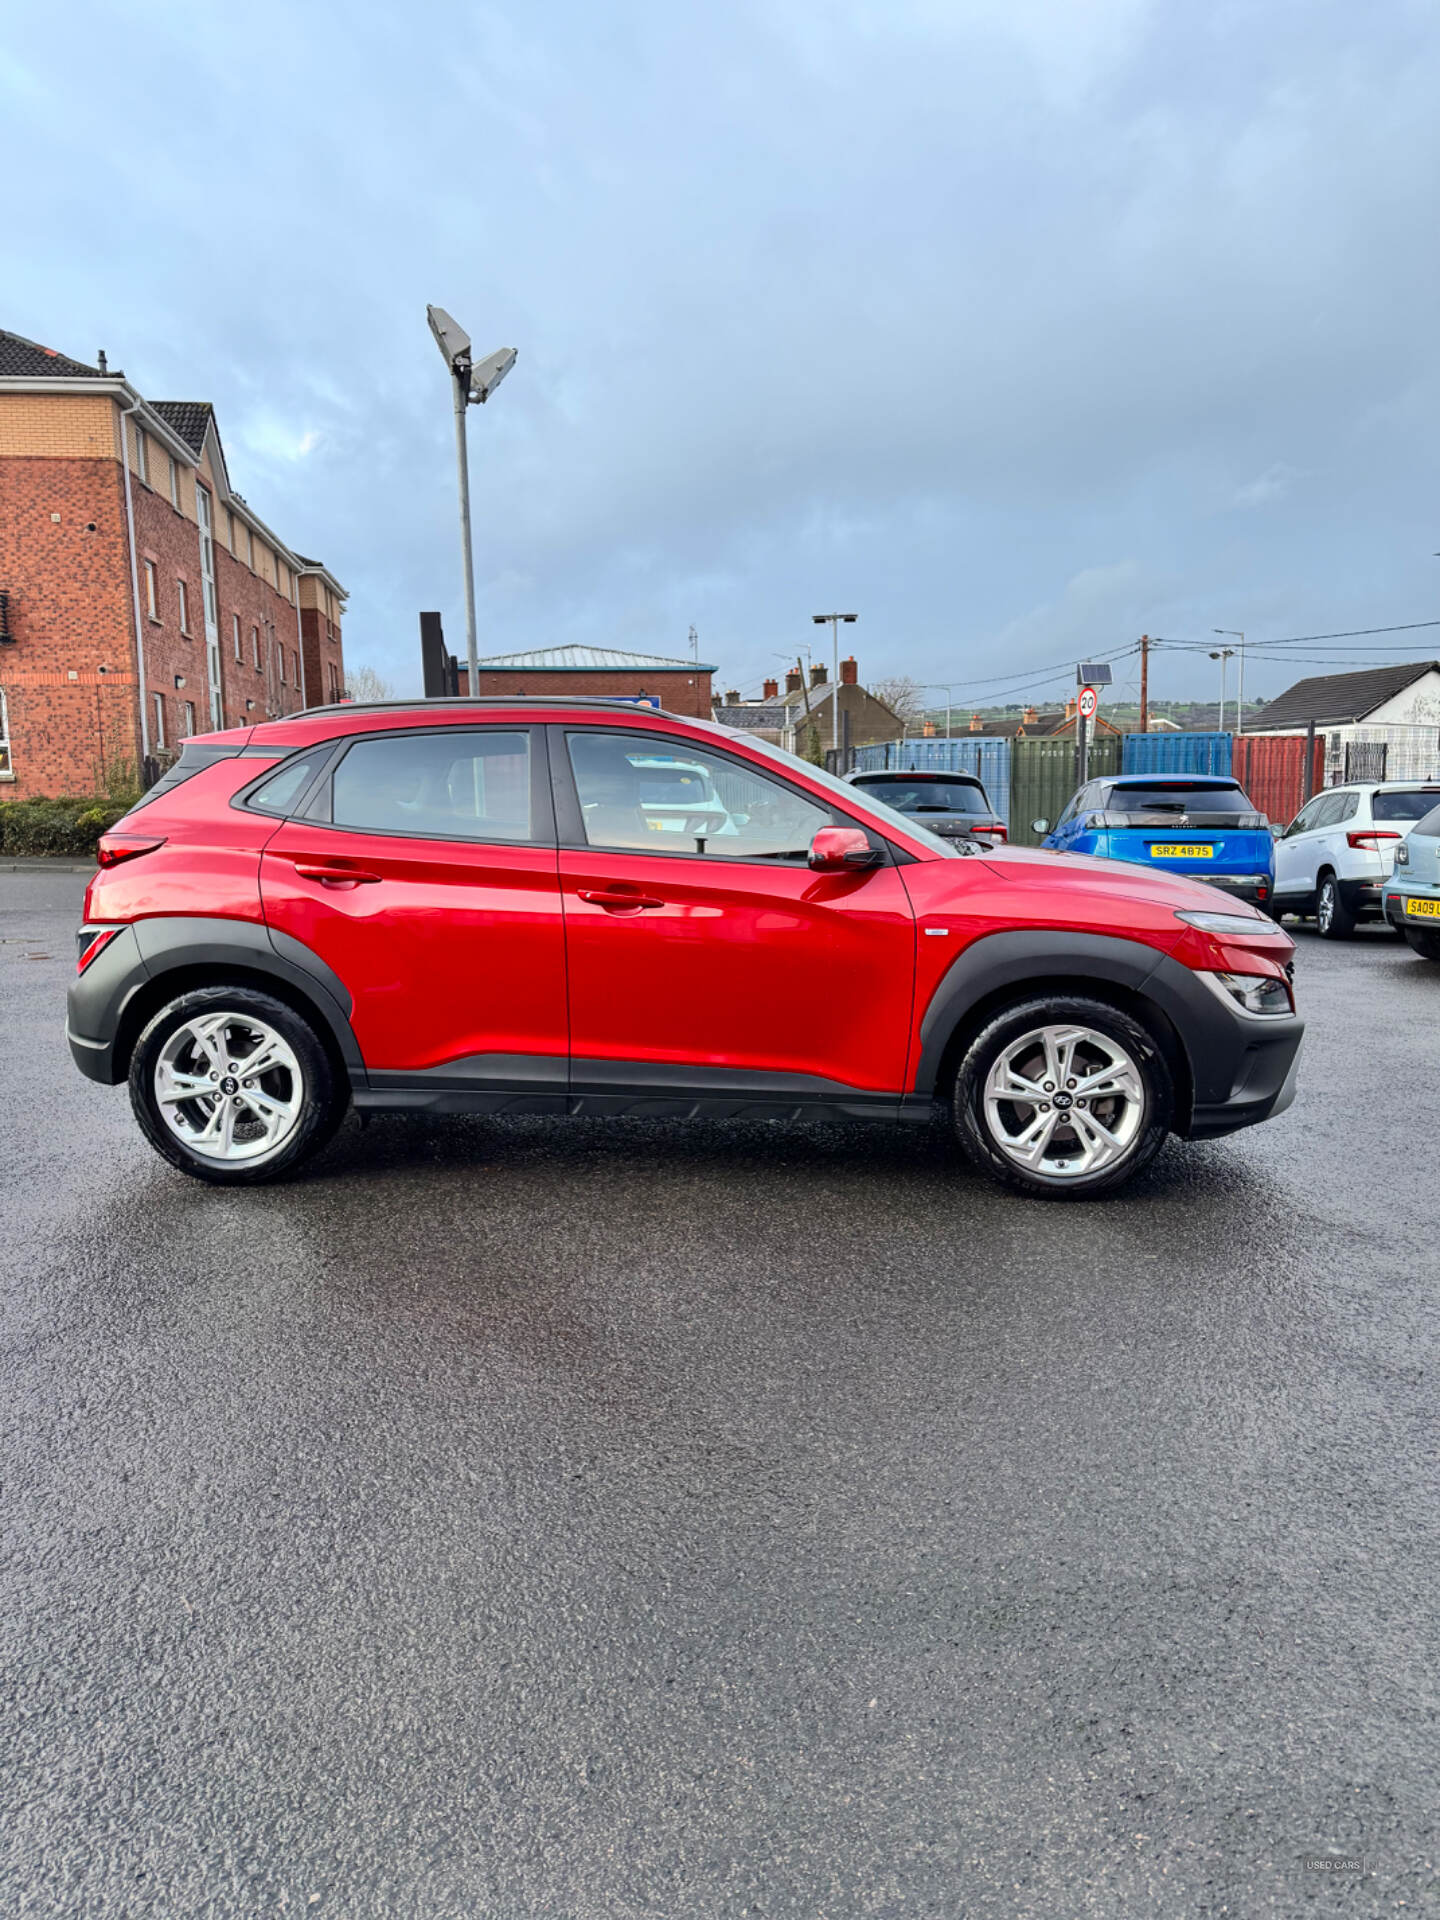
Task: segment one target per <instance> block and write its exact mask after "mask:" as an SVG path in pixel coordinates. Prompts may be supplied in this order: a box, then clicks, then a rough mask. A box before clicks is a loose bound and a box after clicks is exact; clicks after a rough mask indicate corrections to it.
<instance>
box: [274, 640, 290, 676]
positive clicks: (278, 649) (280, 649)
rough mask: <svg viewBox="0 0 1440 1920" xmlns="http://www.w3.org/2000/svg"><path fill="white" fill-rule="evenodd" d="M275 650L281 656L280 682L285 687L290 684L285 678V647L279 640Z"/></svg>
mask: <svg viewBox="0 0 1440 1920" xmlns="http://www.w3.org/2000/svg"><path fill="white" fill-rule="evenodd" d="M275 651H276V652H277V653H278V654H279V656H280V684H281V686H282V687H283V686H286V685H287V684H288V682H287V681H286V679H285V649H284V647H283V646H282V645H281V643H280V642H279V641H278V640H277V641H276V642H275Z"/></svg>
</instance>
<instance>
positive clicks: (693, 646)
mask: <svg viewBox="0 0 1440 1920" xmlns="http://www.w3.org/2000/svg"><path fill="white" fill-rule="evenodd" d="M690 658H691V659H692V660H693V661H694V662H695V664H696V666H697V667H698V666H699V664H700V636H699V634H698V633H697V632H696V631H695V629H694V627H691V629H690Z"/></svg>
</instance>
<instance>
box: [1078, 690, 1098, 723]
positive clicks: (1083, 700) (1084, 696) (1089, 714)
mask: <svg viewBox="0 0 1440 1920" xmlns="http://www.w3.org/2000/svg"><path fill="white" fill-rule="evenodd" d="M1099 704H1100V696H1099V694H1098V693H1096V691H1095V689H1094V687H1082V688H1081V689H1080V718H1081V719H1082V720H1093V719H1094V717H1095V709H1096V707H1097V706H1098V705H1099Z"/></svg>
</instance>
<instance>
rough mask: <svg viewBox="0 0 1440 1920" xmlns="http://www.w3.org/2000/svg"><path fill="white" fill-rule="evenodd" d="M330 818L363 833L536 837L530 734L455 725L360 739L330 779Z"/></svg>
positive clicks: (459, 837) (456, 837)
mask: <svg viewBox="0 0 1440 1920" xmlns="http://www.w3.org/2000/svg"><path fill="white" fill-rule="evenodd" d="M329 818H330V820H331V822H332V823H333V824H334V825H335V826H337V827H351V828H353V829H355V830H356V831H357V832H360V833H406V834H423V835H425V836H426V837H427V838H429V839H432V840H529V839H530V838H531V807H530V736H529V734H528V733H515V732H500V731H498V730H497V731H495V732H491V731H489V730H488V729H487V730H484V731H475V732H471V731H469V730H465V731H461V730H460V729H458V728H454V729H452V728H448V727H447V728H446V729H445V730H444V731H443V732H440V733H398V734H397V733H392V734H381V735H378V736H376V737H373V738H371V739H368V740H357V741H356V742H355V744H354V745H353V746H352V747H351V748H350V750H349V752H348V753H347V754H346V755H345V758H344V759H343V760H342V761H341V762H340V764H339V766H338V767H337V768H336V769H335V772H334V775H333V777H332V779H331V781H330V811H329Z"/></svg>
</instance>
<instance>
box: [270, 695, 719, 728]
mask: <svg viewBox="0 0 1440 1920" xmlns="http://www.w3.org/2000/svg"><path fill="white" fill-rule="evenodd" d="M525 706H536V707H603V708H608V709H609V710H610V711H611V712H612V713H613V712H614V711H615V710H616V708H617V707H628V708H629V710H630V711H631V712H632V713H653V714H655V715H657V716H658V717H659V718H660V719H663V720H685V721H693V720H696V719H698V718H699V717H700V716H698V715H696V714H693V713H671V712H670V711H669V710H668V708H665V707H652V706H651V705H649V703H648V702H647V703H646V704H645V705H643V706H641V705H640V704H639V703H638V702H637V701H635V700H633V699H632V698H631V697H630V696H629V695H628V694H623V693H479V694H476V696H475V698H474V699H473V700H472V699H471V698H470V696H469V695H468V694H463V693H462V694H436V695H433V696H427V695H425V694H423V693H417V694H416V696H415V698H414V699H413V700H339V701H335V702H334V703H332V704H331V705H328V706H323V707H300V708H299V709H298V710H297V711H296V712H294V713H277V714H276V715H275V716H274V717H273V719H270V720H261V721H258V722H257V723H256V724H257V725H259V726H262V727H263V726H283V725H284V724H285V723H286V722H287V721H289V720H309V719H311V718H312V717H313V716H314V715H316V714H319V713H406V712H410V711H412V710H413V709H414V708H416V707H525Z"/></svg>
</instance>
